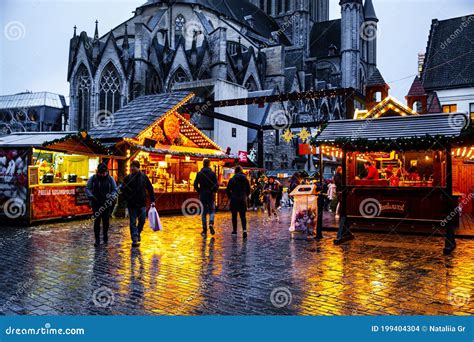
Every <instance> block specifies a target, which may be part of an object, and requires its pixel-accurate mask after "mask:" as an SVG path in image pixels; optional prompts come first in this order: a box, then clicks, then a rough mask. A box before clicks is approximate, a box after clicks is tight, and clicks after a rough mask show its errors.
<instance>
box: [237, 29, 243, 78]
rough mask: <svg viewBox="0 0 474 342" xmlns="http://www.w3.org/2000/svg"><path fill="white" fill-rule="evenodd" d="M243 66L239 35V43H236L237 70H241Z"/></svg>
mask: <svg viewBox="0 0 474 342" xmlns="http://www.w3.org/2000/svg"><path fill="white" fill-rule="evenodd" d="M243 68H244V56H243V54H242V43H241V38H240V36H239V45H237V70H239V72H240V71H242V69H243Z"/></svg>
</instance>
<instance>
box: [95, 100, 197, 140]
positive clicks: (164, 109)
mask: <svg viewBox="0 0 474 342" xmlns="http://www.w3.org/2000/svg"><path fill="white" fill-rule="evenodd" d="M193 96H194V94H192V93H189V92H186V91H178V92H172V93H164V94H158V95H143V96H140V97H137V98H136V99H134V100H132V101H130V102H129V103H128V104H127V105H126V106H124V107H122V108H121V109H119V110H118V111H116V112H115V113H113V114H112V115H110V118H109V119H107V118H105V119H107V120H108V121H107V122H105V124H103V125H97V126H96V127H93V128H92V129H90V131H89V134H90V135H91V136H92V137H94V138H96V139H120V138H130V139H133V138H135V137H136V136H138V135H139V134H140V133H141V132H143V131H144V130H145V129H147V128H148V127H149V126H151V125H152V124H153V123H154V122H156V121H157V120H158V119H159V118H160V117H162V116H163V115H165V114H167V113H169V112H173V111H175V110H177V109H178V108H179V107H181V106H182V105H183V104H185V103H186V102H188V101H189V100H190V99H191V98H192V97H193Z"/></svg>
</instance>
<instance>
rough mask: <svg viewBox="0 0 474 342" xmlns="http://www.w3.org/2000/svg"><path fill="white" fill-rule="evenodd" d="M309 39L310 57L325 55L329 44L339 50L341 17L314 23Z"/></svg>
mask: <svg viewBox="0 0 474 342" xmlns="http://www.w3.org/2000/svg"><path fill="white" fill-rule="evenodd" d="M309 41H310V56H311V57H327V56H328V52H329V47H330V46H331V45H334V46H336V48H337V50H338V51H341V19H335V20H329V21H323V22H319V23H315V24H314V25H313V28H312V29H311V34H310V40H309Z"/></svg>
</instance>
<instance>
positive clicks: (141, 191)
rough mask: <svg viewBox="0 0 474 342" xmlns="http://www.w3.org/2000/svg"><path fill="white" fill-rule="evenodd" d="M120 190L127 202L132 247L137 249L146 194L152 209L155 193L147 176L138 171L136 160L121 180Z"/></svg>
mask: <svg viewBox="0 0 474 342" xmlns="http://www.w3.org/2000/svg"><path fill="white" fill-rule="evenodd" d="M121 190H122V193H123V195H124V198H125V200H126V201H127V208H128V215H129V217H130V236H131V238H132V247H139V246H140V242H141V233H142V230H143V226H144V225H145V220H146V193H147V192H148V195H149V196H150V202H151V206H152V207H154V206H155V193H154V190H153V186H152V185H151V182H150V180H149V179H148V177H147V175H146V174H144V173H143V172H141V171H140V162H139V161H138V160H134V161H132V162H131V163H130V174H129V175H128V176H126V177H125V179H124V180H123V184H122V187H121ZM137 220H138V224H137Z"/></svg>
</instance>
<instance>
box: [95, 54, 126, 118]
mask: <svg viewBox="0 0 474 342" xmlns="http://www.w3.org/2000/svg"><path fill="white" fill-rule="evenodd" d="M120 88H121V82H120V77H119V74H118V72H117V69H116V68H115V66H114V65H113V64H112V63H109V64H108V65H107V66H106V67H105V69H104V71H103V72H102V76H101V78H100V85H99V108H100V110H106V111H108V112H110V113H114V112H116V111H117V110H119V109H120V107H121V105H120Z"/></svg>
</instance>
